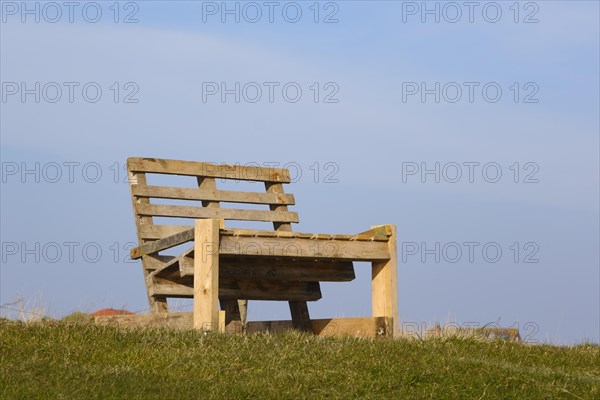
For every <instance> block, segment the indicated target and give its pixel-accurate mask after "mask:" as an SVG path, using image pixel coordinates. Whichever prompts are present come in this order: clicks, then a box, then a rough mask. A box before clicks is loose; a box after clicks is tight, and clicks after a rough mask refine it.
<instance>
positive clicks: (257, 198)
mask: <svg viewBox="0 0 600 400" xmlns="http://www.w3.org/2000/svg"><path fill="white" fill-rule="evenodd" d="M131 190H132V192H133V194H134V195H135V196H138V197H153V198H158V199H173V200H205V201H224V202H228V203H247V204H284V205H292V204H294V195H292V194H284V193H258V192H235V191H229V190H201V189H194V188H178V187H167V186H140V185H132V187H131Z"/></svg>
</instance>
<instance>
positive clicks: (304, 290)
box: [219, 279, 321, 301]
mask: <svg viewBox="0 0 600 400" xmlns="http://www.w3.org/2000/svg"><path fill="white" fill-rule="evenodd" d="M219 281H220V283H219V298H220V299H230V300H235V299H246V300H284V301H316V300H319V299H320V298H321V288H320V286H319V282H277V281H260V282H256V281H235V282H234V281H231V282H230V281H227V280H225V279H219Z"/></svg>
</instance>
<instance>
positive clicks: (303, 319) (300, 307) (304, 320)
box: [289, 301, 312, 332]
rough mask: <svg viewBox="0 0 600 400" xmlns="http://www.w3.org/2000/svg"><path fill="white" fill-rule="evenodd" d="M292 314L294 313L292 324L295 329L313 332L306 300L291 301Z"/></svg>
mask: <svg viewBox="0 0 600 400" xmlns="http://www.w3.org/2000/svg"><path fill="white" fill-rule="evenodd" d="M289 306H290V314H292V324H293V325H294V329H298V330H300V331H304V332H311V331H312V325H311V322H310V315H309V313H308V304H306V301H290V302H289Z"/></svg>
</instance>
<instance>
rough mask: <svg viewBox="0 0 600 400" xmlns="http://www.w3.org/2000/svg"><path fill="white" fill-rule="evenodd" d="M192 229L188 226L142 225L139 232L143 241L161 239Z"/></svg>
mask: <svg viewBox="0 0 600 400" xmlns="http://www.w3.org/2000/svg"><path fill="white" fill-rule="evenodd" d="M190 228H193V227H192V226H190V225H144V226H142V228H141V230H140V234H141V235H142V238H143V239H163V238H166V237H167V236H172V235H175V234H176V233H180V232H183V231H187V230H188V229H190Z"/></svg>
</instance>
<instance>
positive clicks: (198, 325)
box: [194, 219, 221, 330]
mask: <svg viewBox="0 0 600 400" xmlns="http://www.w3.org/2000/svg"><path fill="white" fill-rule="evenodd" d="M194 226H195V236H194V253H195V254H196V257H194V328H195V329H204V330H215V329H216V328H217V327H218V323H219V304H218V302H219V229H220V227H221V221H219V220H217V219H206V220H197V221H196V223H195V225H194Z"/></svg>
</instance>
